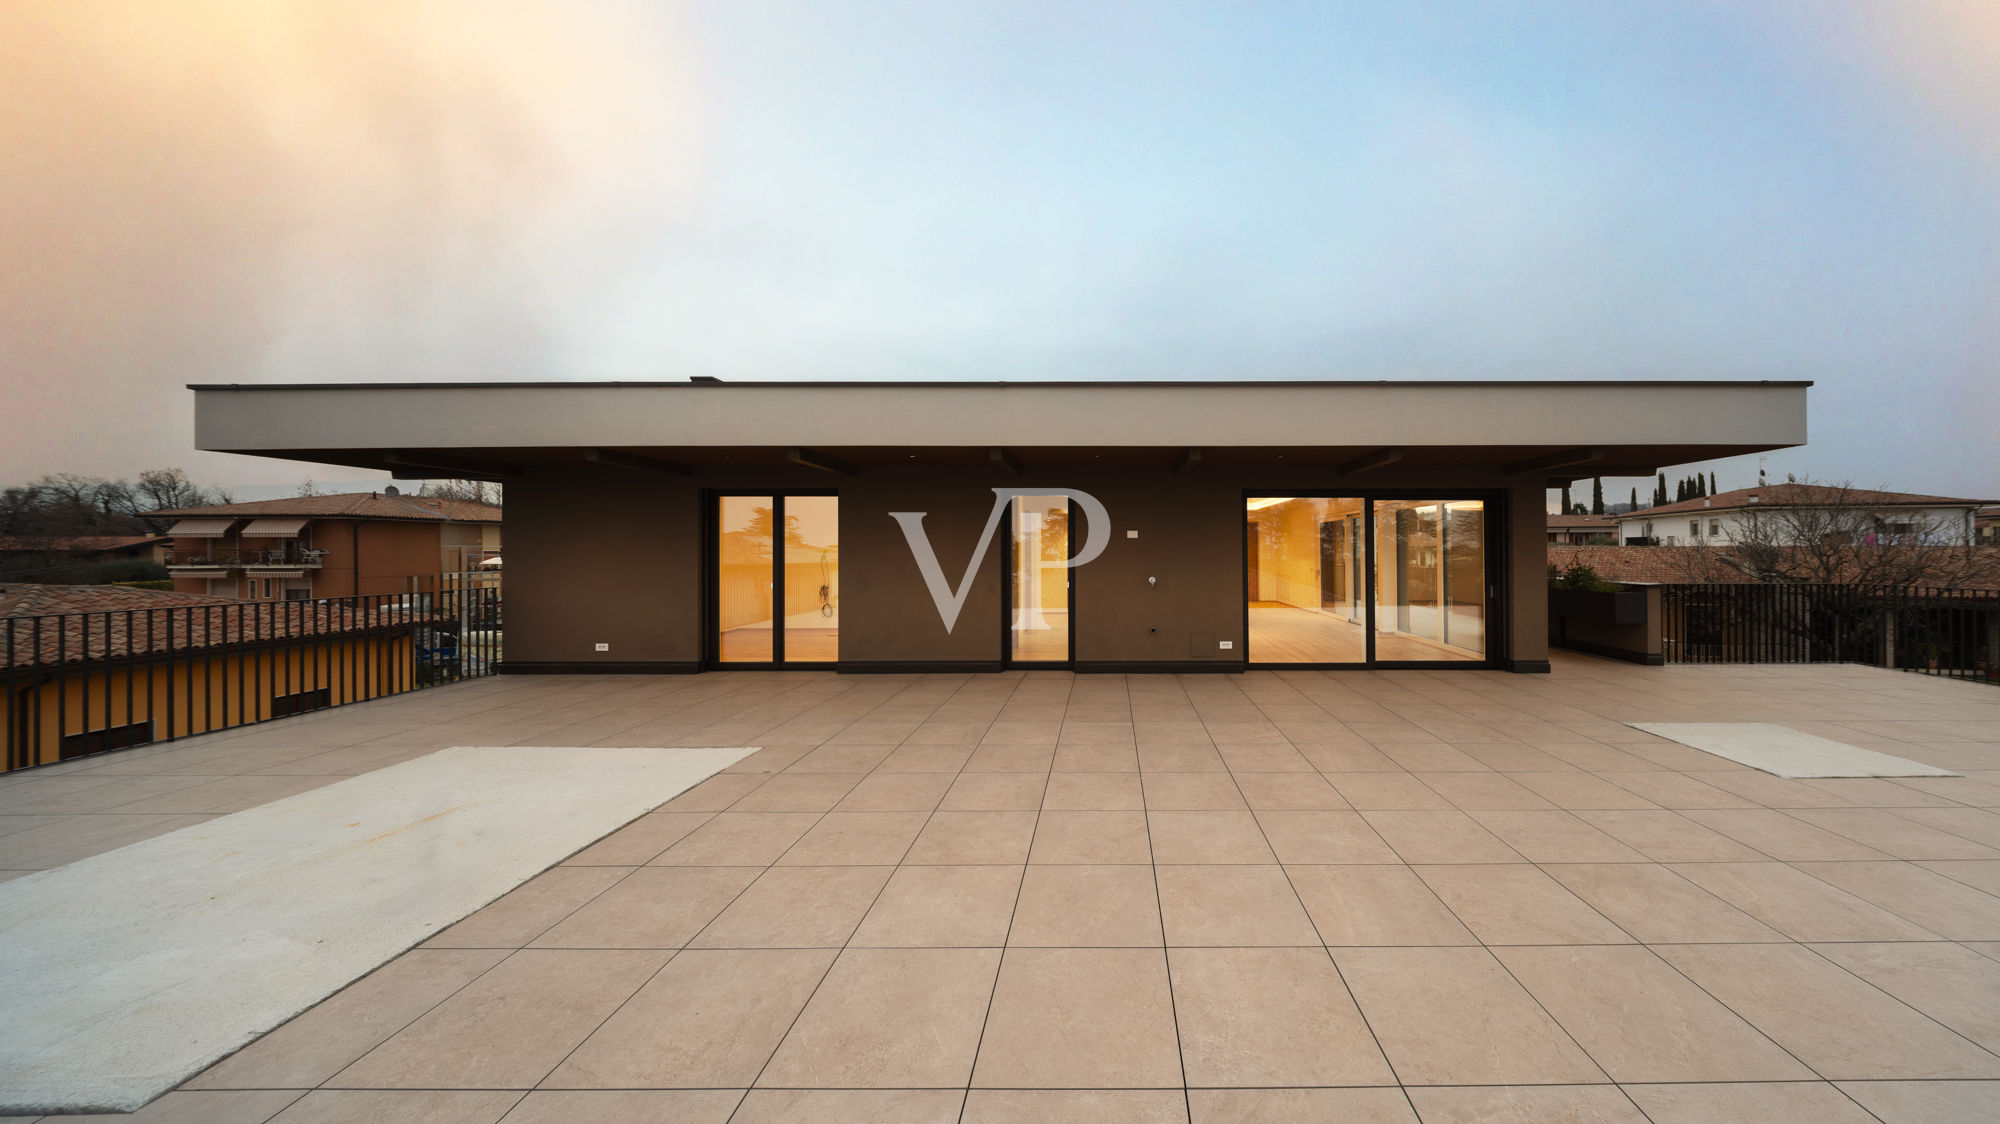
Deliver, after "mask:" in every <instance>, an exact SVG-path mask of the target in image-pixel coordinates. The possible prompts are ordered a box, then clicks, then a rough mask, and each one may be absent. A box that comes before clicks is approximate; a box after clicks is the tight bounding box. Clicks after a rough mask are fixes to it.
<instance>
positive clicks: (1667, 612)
mask: <svg viewBox="0 0 2000 1124" xmlns="http://www.w3.org/2000/svg"><path fill="white" fill-rule="evenodd" d="M1660 612H1661V614H1662V620H1661V628H1660V632H1661V642H1662V646H1663V652H1664V654H1665V656H1666V659H1667V662H1668V663H1864V664H1871V665H1873V666H1875V667H1892V668H1898V669H1901V670H1904V671H1917V672H1923V673H1925V674H1930V675H1946V676H1950V677H1952V678H1955V679H1977V680H1981V681H1984V682H1989V683H2000V590H1992V589H1973V590H1967V589H1958V590H1948V589H1917V588H1905V587H1879V586H1857V585H1668V586H1663V587H1661V590H1660Z"/></svg>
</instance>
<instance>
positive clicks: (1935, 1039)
mask: <svg viewBox="0 0 2000 1124" xmlns="http://www.w3.org/2000/svg"><path fill="white" fill-rule="evenodd" d="M1628 720H1631V721H1645V720H1661V721H1668V720H1681V721H1688V720H1704V721H1759V722H1777V723H1784V724H1787V725H1791V726H1795V727H1797V728H1799V729H1802V730H1806V731H1809V732H1812V733H1816V734H1821V735H1825V736H1828V737H1832V738H1836V739H1839V740H1842V741H1846V742H1850V743H1853V744H1857V745H1862V746H1866V747H1869V748H1872V749H1880V750H1883V751H1885V752H1890V753H1895V754H1899V755H1902V756H1907V757H1911V758H1914V759H1916V760H1919V761H1923V762H1926V763H1929V764H1933V765H1940V766H1944V767H1948V768H1954V769H1958V770H1961V771H1963V772H1965V773H1966V776H1965V777H1964V778H1963V779H1948V780H1945V779H1940V780H1907V781H1891V780H1838V781H1786V780H1780V779H1777V778H1774V777H1771V776H1768V775H1765V774H1763V773H1758V772H1755V771H1751V770H1748V769H1744V768H1741V767H1738V766H1735V765H1732V764H1731V763H1729V762H1727V761H1723V760H1720V759H1718V758H1714V757H1710V756H1707V755H1705V754H1702V753H1699V752H1696V751H1693V750H1690V749H1687V748H1685V747H1682V746H1679V745H1676V744H1673V743H1670V742H1665V741H1662V740H1659V739H1657V738H1654V737H1651V736H1649V735H1647V734H1643V733H1640V732H1637V731H1634V730H1632V729H1630V728H1628V727H1626V726H1625V725H1624V724H1623V723H1624V722H1626V721H1628ZM503 743H505V744H523V745H550V746H563V745H587V744H600V745H660V746H674V745H759V746H763V747H765V748H764V749H763V750H762V751H760V752H759V753H757V754H755V755H753V756H752V757H750V758H748V759H746V760H745V761H744V762H742V763H741V764H739V765H738V766H736V767H734V768H733V769H731V770H730V771H729V772H727V773H724V774H721V775H718V776H717V777H715V778H713V779H711V780H710V781H708V782H706V783H704V784H703V785H701V786H700V787H699V788H696V789H694V790H692V791H690V792H689V793H687V794H685V795H683V796H682V797H680V798H679V799H677V800H675V801H673V802H672V803H671V804H669V805H667V806H666V807H665V808H663V809H662V810H660V811H658V812H656V813H654V814H652V815H649V816H646V817H645V818H643V819H641V820H639V821H637V822H636V823H634V824H632V825H631V826H628V827H626V828H624V829H623V830H621V831H619V832H617V833H615V834H613V835H611V836H609V837H607V838H606V839H605V840H603V841H602V842H600V843H598V844H596V845H595V846H593V847H591V848H589V849H587V850H585V851H583V852H582V853H580V854H578V855H576V856H574V857H573V858H571V859H570V860H569V861H568V862H566V863H564V864H563V865H561V866H559V867H557V868H555V869H552V870H550V871H548V872H547V873H544V874H542V875H541V876H539V877H537V878H535V879H534V880H532V881H530V882H528V883H527V884H526V885H524V886H522V887H521V888H520V889H518V890H516V891H515V892H513V893H511V894H509V895H507V896H506V897H505V898H503V899H501V900H500V901H499V902H497V903H495V904H494V905H492V906H490V907H488V908H487V909H485V910H483V911H481V912H480V913H477V914H475V915H473V916H472V917H470V918H468V919H466V920H465V921H463V922H461V923H459V924H458V925H456V926H454V927H452V928H451V929H449V930H447V931H445V932H444V933H442V934H440V935H439V936H438V937H436V938H435V939H433V940H432V941H430V942H429V943H428V944H426V945H424V946H423V947H421V948H418V949H416V950H413V951H411V952H409V953H407V954H405V955H404V956H402V957H400V958H399V959H397V960H395V961H392V962H391V963H389V964H387V965H385V966H383V967H382V968H381V969H380V970H378V971H377V972H375V973H374V974H373V975H371V976H369V977H367V978H365V979H363V980H360V981H358V982H357V983H355V984H354V985H353V986H352V987H350V988H348V989H347V990H346V991H344V992H342V993H341V994H339V995H337V996H335V997H333V998H332V999H329V1000H328V1001H327V1002H325V1003H324V1004H321V1005H320V1006H319V1007H317V1008H315V1009H314V1010H312V1011H309V1012H307V1013H306V1014H304V1015H302V1016H300V1017H299V1018H297V1019H296V1020H294V1021H292V1022H291V1023H290V1024H288V1025H286V1026H284V1027H282V1028H280V1029H278V1030H276V1031H274V1032H273V1033H271V1034H269V1035H267V1036H265V1037H264V1038H263V1039H262V1040H260V1041H258V1042H256V1043H254V1044H253V1045H251V1046H250V1047H248V1048H247V1049H245V1050H243V1051H242V1052H241V1053H239V1054H237V1055H236V1056H234V1057H232V1058H229V1059H227V1060H225V1061H223V1062H222V1063H220V1064H218V1065H217V1066H215V1067H214V1068H213V1069H211V1070H210V1071H208V1072H207V1073H205V1074H203V1075H201V1076H199V1077H197V1078H196V1079H194V1080H192V1081H190V1082H188V1084H187V1085H186V1086H185V1088H184V1089H183V1090H181V1091H177V1092H174V1093H171V1094H169V1095H168V1096H166V1097H164V1098H162V1099H161V1100H160V1101H157V1102H155V1103H154V1104H153V1105H152V1106H150V1107H149V1108H148V1109H146V1110H144V1111H143V1112H142V1113H140V1114H139V1115H138V1116H136V1117H130V1118H124V1119H141V1120H152V1121H159V1120H188V1121H194V1120H199V1121H204V1122H213V1124H238V1122H243V1124H249V1122H256V1121H264V1120H266V1119H275V1120H278V1121H281V1122H283V1124H299V1122H303V1121H336V1120H340V1121H345V1120H367V1121H391V1122H395V1121H417V1120H423V1121H438V1122H453V1124H485V1122H491V1121H497V1120H501V1119H503V1118H504V1120H505V1121H506V1122H507V1124H525V1122H529V1121H534V1122H545V1121H593V1120H606V1121H611V1120H616V1121H717V1122H719V1121H723V1120H730V1121H735V1122H738V1124H746V1122H752V1121H756V1122H765V1121H812V1122H814V1124H825V1122H837V1121H847V1120H874V1121H907V1122H917V1121H934V1120H935V1121H953V1120H964V1121H979V1122H987V1121H1013V1120H1033V1121H1060V1120H1089V1121H1106V1122H1113V1124H1116V1122H1122V1121H1167V1120H1188V1119H1189V1118H1190V1117H1192V1119H1193V1120H1195V1121H1198V1122H1208V1121H1278V1120H1298V1121H1328V1120H1334V1121H1406V1122H1407V1121H1412V1120H1416V1119H1422V1120H1423V1121H1427V1122H1431V1121H1470V1120H1481V1121H1505V1120H1518V1121H1524V1122H1525V1121H1544V1120H1557V1119H1560V1120H1576V1121H1643V1120H1651V1121H1653V1122H1655V1124H1668V1122H1682V1121H1689V1122H1702V1124H1713V1122H1727V1121H1757V1122H1760V1124H1775V1122H1784V1121H1800V1122H1812V1124H1840V1122H1844V1121H1868V1120H1882V1121H1887V1122H1889V1124H1901V1122H1906V1121H1972V1120H1981V1121H1985V1120H1992V1119H1995V1118H1996V1117H2000V1056H1996V1053H1995V1051H2000V811H1996V809H2000V690H1995V689H1993V688H1991V687H1984V686H1980V685H1974V684H1961V683H1951V682H1942V681H1937V680H1930V679H1926V678H1923V677H1919V676H1913V675H1904V674H1898V673H1895V672H1887V671H1877V670H1872V669H1865V668H1852V667H1754V668H1697V667H1678V668H1667V669H1659V668H1652V669H1647V668H1637V667H1630V666H1626V665H1620V664H1613V663H1607V662H1602V661H1596V660H1589V659H1584V658H1579V657H1559V658H1558V659H1557V667H1556V672H1555V674H1553V675H1550V676H1510V675H1505V674H1500V673H1492V672H1471V671H1438V672H1417V671H1411V672H1381V673H1367V672H1301V673H1255V674H1250V675H1245V676H1184V677H1171V676H1162V677H1142V676H1133V677H1123V676H1081V677H1077V676H1071V675H1068V674H1061V673H1031V674H1007V675H976V676H909V677H900V676H899V677H857V676H848V677H838V676H834V675H831V674H783V673H778V674H773V673H730V674H710V675H703V676H698V677H684V678H673V677H662V678H650V677H568V678H502V679H497V680H487V681H483V682H479V683H474V684H467V685H463V686H459V687H452V688H446V689H442V690H438V691H433V692H427V693H424V694H421V695H416V696H411V697H406V698H402V699H397V700H390V701H383V702H377V703H369V704H364V705H361V706H355V707H350V708H346V709H342V710H338V711H333V712H328V713H326V714H322V715H316V716H311V717H308V718H304V719H300V720H288V721H286V722H283V723H276V724H271V725H266V726H262V727H257V728H254V729H250V730H245V731H240V732H238V733H237V734H235V735H234V736H228V735H223V736H216V737H211V738H205V739H201V740H199V741H190V742H185V743H180V744H176V745H172V746H164V747H159V748H157V749H153V750H140V751H133V752H128V753H123V754H118V755H113V756H109V757H104V758H98V759H93V760H90V761H85V762H78V763H76V764H75V765H73V766H70V767H66V768H65V769H62V770H60V771H49V770H43V771H38V772H36V773H34V774H31V775H26V776H19V777H13V778H0V831H4V832H5V833H6V834H4V835H0V866H4V867H8V868H11V869H14V870H26V869H33V868H37V867H44V866H49V865H54V864H58V863H62V862H67V861H70V860H73V859H75V858H78V857H81V856H83V855H85V854H89V853H94V852H96V851H101V850H105V849H108V848H110V847H114V846H118V845H121V844H123V843H127V842H131V841H133V840H136V839H138V838H142V837H145V836H147V835H151V834H156V833H159V832H163V831H166V830H170V829H172V828H174V827H178V826H181V825H183V824H186V823H192V822H196V821H198V820H200V819H202V818H204V817H206V816H210V815H214V814H218V813H222V812H228V811H233V810H236V809H239V808H242V807H246V806H249V805H252V804H255V803H258V802H261V801H265V800H269V799H274V798H277V797H280V796H284V795H287V794H289V793H292V792H296V791H299V790H301V789H303V788H306V787H311V786H314V785H319V784H324V783H328V782H330V781H333V780H337V779H339V778H340V777H342V776H346V775H351V774H354V773H358V772H362V771H366V770H369V769H374V768H379V767H382V766H384V765H388V764H391V763H393V762H395V761H399V760H402V759H404V758H407V757H410V756H414V755H416V754H421V753H425V752H428V751H429V750H431V749H434V748H437V747H440V746H445V745H457V744H471V745H488V744H503ZM63 1119H75V1118H63Z"/></svg>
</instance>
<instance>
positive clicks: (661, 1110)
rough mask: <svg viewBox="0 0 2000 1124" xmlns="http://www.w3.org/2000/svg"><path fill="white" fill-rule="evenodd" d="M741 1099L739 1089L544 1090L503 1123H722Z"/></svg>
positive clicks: (523, 1101) (527, 1099) (527, 1098)
mask: <svg viewBox="0 0 2000 1124" xmlns="http://www.w3.org/2000/svg"><path fill="white" fill-rule="evenodd" d="M742 1099H743V1093H742V1091H741V1090H738V1089H544V1090H540V1091H537V1092H533V1093H529V1094H528V1095H527V1096H525V1097H523V1098H521V1103H520V1104H518V1105H515V1106H514V1111H512V1112H510V1113H508V1114H507V1117H506V1120H505V1122H504V1124H723V1122H724V1121H727V1120H729V1119H730V1115H729V1114H730V1113H731V1112H735V1111H736V1105H737V1103H738V1102H739V1101H741V1100H742ZM736 1119H737V1120H741V1119H743V1117H742V1116H741V1115H740V1114H739V1115H738V1116H737V1117H736Z"/></svg>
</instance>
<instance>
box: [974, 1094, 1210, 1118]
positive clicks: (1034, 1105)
mask: <svg viewBox="0 0 2000 1124" xmlns="http://www.w3.org/2000/svg"><path fill="white" fill-rule="evenodd" d="M1187 1118H1188V1116H1187V1097H1186V1095H1185V1094H1183V1093H1182V1092H1181V1091H1180V1090H1178V1089H1108V1090H1088V1089H974V1090H972V1091H971V1092H970V1093H968V1094H966V1097H965V1117H964V1124H1050V1122H1053V1121H1069V1120H1074V1121H1090V1122H1091V1124H1172V1122H1174V1121H1180V1122H1181V1124H1186V1121H1187Z"/></svg>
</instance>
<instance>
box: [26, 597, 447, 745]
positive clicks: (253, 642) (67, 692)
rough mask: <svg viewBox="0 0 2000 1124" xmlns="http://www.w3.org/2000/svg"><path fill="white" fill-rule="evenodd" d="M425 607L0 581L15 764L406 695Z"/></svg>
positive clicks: (415, 668) (415, 669)
mask: <svg viewBox="0 0 2000 1124" xmlns="http://www.w3.org/2000/svg"><path fill="white" fill-rule="evenodd" d="M429 619H430V615H429V614H428V613H426V612H425V611H422V610H417V609H412V608H410V607H408V606H404V605H400V604H392V603H388V602H386V601H382V600H378V601H373V602H370V603H361V604H357V603H353V602H347V603H333V604H326V603H305V604H284V603H278V604H256V603H246V602H243V601H239V600H237V599H236V598H233V597H212V596H207V595H196V594H186V593H168V592H166V591H164V590H152V589H130V588H127V587H124V586H115V585H82V586H65V585H39V584H0V732H4V733H5V735H6V736H5V737H4V738H0V741H4V742H5V743H6V745H7V758H6V768H8V769H19V768H25V767H27V766H31V765H46V764H50V763H51V762H55V761H64V760H68V759H70V758H73V757H82V756H87V755H89V754H93V753H102V752H104V751H106V750H112V749H123V748H125V747H127V746H136V745H146V744H149V743H151V742H155V741H164V740H166V739H168V738H177V737H186V736H188V735H190V734H199V733H205V732H207V731H210V730H221V729H227V728H229V727H231V726H240V725H242V724H244V723H246V722H256V721H260V720H262V719H266V718H279V717H283V716H285V715H288V714H298V713H301V712H303V711H308V710H318V709H320V708H321V707H327V706H337V705H339V704H341V703H346V702H355V701H358V700H360V699H368V698H375V697H377V696H380V695H386V694H392V693H395V692H396V691H399V690H403V689H407V686H408V685H409V684H410V683H411V682H412V681H413V680H414V679H415V677H417V676H418V675H420V674H421V673H422V671H423V668H422V666H421V663H420V660H421V653H420V650H419V648H418V644H417V639H418V634H419V632H420V630H421V629H422V628H423V626H424V625H425V623H426V622H427V621H428V620H429Z"/></svg>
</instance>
